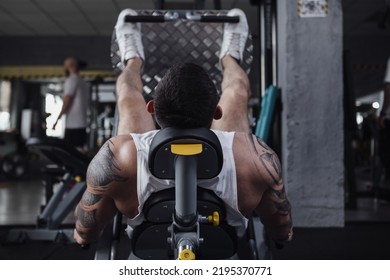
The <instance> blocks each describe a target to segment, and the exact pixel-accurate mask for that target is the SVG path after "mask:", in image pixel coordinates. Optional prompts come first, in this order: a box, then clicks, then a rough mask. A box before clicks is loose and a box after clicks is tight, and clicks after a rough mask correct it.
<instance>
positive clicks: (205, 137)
mask: <svg viewBox="0 0 390 280" xmlns="http://www.w3.org/2000/svg"><path fill="white" fill-rule="evenodd" d="M179 143H181V144H183V143H186V144H195V143H196V144H202V145H203V151H202V153H201V154H199V155H198V156H197V161H198V179H210V178H213V177H215V176H217V175H218V174H219V172H220V171H221V169H222V164H223V153H222V147H221V143H220V142H219V140H218V137H217V136H216V135H215V133H214V132H212V131H211V130H209V129H207V128H197V129H177V128H173V127H168V128H164V129H162V130H160V131H159V132H158V133H157V134H156V135H155V137H154V138H153V140H152V143H151V146H150V152H149V161H148V162H149V170H150V171H151V172H152V174H153V175H154V176H156V177H157V178H160V179H174V178H175V169H174V161H175V157H176V155H175V154H173V153H171V145H172V144H179Z"/></svg>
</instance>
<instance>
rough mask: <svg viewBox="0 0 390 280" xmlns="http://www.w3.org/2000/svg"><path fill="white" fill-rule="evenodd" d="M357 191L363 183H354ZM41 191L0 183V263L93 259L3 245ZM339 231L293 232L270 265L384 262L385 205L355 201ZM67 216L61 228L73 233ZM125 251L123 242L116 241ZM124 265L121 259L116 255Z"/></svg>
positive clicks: (53, 246) (78, 252) (47, 247)
mask: <svg viewBox="0 0 390 280" xmlns="http://www.w3.org/2000/svg"><path fill="white" fill-rule="evenodd" d="M358 183H359V185H360V187H361V188H363V187H365V185H366V184H367V182H365V181H362V180H360V181H359V182H358ZM44 202H45V188H44V186H43V184H42V182H41V180H39V179H34V178H29V179H25V180H18V181H16V180H13V181H8V180H4V179H2V180H1V181H0V259H3V260H5V259H11V260H12V259H13V260H18V259H20V260H22V259H24V260H26V259H27V260H30V259H37V260H42V259H50V260H69V259H80V260H82V259H93V258H94V253H95V249H96V246H95V245H92V246H91V247H90V248H89V249H87V250H86V249H82V248H81V247H80V246H78V245H76V244H61V243H52V242H39V241H26V242H24V243H22V244H6V243H5V242H4V241H5V238H6V235H7V233H8V231H9V230H10V229H12V228H15V227H27V228H34V226H35V221H36V217H37V215H38V214H39V211H40V208H41V205H42V204H43V203H44ZM345 217H346V225H345V227H344V228H295V230H294V239H293V241H292V242H290V243H288V244H286V246H285V247H284V248H283V249H281V250H280V249H276V248H274V247H273V246H272V248H271V249H272V254H273V258H274V259H284V260H288V259H299V260H302V259H315V260H326V259H336V260H338V259H371V260H372V259H390V238H389V237H390V203H389V202H387V201H383V200H378V199H372V198H364V199H363V198H361V199H359V200H358V207H357V210H346V212H345ZM73 221H74V220H73V216H72V213H70V214H69V215H68V217H67V218H66V219H65V221H64V225H63V227H64V228H72V227H73ZM121 240H122V242H123V244H124V246H125V247H126V246H128V245H129V243H128V239H127V238H126V237H125V236H123V238H122V239H121ZM120 258H123V259H125V258H126V254H125V253H120Z"/></svg>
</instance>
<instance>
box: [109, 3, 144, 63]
mask: <svg viewBox="0 0 390 280" xmlns="http://www.w3.org/2000/svg"><path fill="white" fill-rule="evenodd" d="M127 15H131V16H135V15H137V12H136V11H134V10H132V9H125V10H123V11H122V12H121V13H120V14H119V16H118V20H117V22H116V25H115V32H116V33H115V34H116V39H117V41H118V46H119V51H120V54H121V60H122V63H123V65H126V61H127V60H129V59H131V58H134V57H139V58H141V59H142V60H144V61H145V54H144V46H143V44H142V39H141V24H140V23H131V22H125V17H126V16H127Z"/></svg>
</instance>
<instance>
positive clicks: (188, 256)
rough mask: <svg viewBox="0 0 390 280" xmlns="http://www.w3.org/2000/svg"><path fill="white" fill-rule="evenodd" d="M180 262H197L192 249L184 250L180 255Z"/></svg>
mask: <svg viewBox="0 0 390 280" xmlns="http://www.w3.org/2000/svg"><path fill="white" fill-rule="evenodd" d="M179 260H182V261H190V260H195V254H194V252H192V251H191V250H190V249H184V250H183V251H181V252H180V254H179Z"/></svg>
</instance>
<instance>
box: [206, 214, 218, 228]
mask: <svg viewBox="0 0 390 280" xmlns="http://www.w3.org/2000/svg"><path fill="white" fill-rule="evenodd" d="M207 219H208V220H209V223H212V224H213V226H219V213H218V212H217V211H214V212H213V215H210V216H208V217H207Z"/></svg>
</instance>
